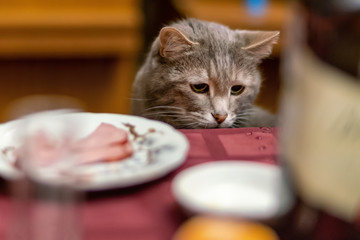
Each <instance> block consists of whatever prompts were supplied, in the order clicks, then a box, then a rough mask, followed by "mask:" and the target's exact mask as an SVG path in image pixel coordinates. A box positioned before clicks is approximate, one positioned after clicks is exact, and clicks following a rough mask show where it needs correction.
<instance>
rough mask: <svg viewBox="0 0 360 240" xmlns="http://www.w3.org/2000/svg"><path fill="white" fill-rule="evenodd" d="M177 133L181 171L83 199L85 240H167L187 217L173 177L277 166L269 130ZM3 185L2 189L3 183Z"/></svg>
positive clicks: (2, 235)
mask: <svg viewBox="0 0 360 240" xmlns="http://www.w3.org/2000/svg"><path fill="white" fill-rule="evenodd" d="M181 132H182V133H184V134H185V136H186V137H187V138H188V140H189V142H190V151H189V153H188V157H187V159H186V161H185V162H184V164H183V165H182V166H181V167H180V168H178V169H176V170H175V171H173V172H171V173H169V174H168V175H167V176H165V177H163V178H161V179H158V180H156V181H153V182H149V183H146V184H143V185H140V186H136V187H131V188H125V189H115V190H111V191H103V192H90V193H87V194H86V200H85V202H84V203H83V204H82V206H81V215H80V216H81V217H80V222H81V226H82V231H83V235H84V239H86V240H99V239H101V240H140V239H141V240H170V239H171V237H172V236H173V234H174V232H175V231H176V229H177V228H178V227H179V226H180V224H181V223H182V222H183V221H184V220H185V219H187V217H188V215H186V213H185V212H184V211H183V210H182V209H181V207H180V206H179V205H178V204H177V203H176V201H175V199H174V197H173V195H172V193H171V182H172V179H173V178H174V176H175V175H176V174H177V173H179V172H180V171H182V170H183V169H186V168H188V167H191V166H194V165H197V164H200V163H204V162H210V161H221V160H239V161H241V160H246V161H256V162H264V163H265V164H276V158H277V151H276V148H277V146H276V136H275V135H276V129H274V128H243V129H210V130H181ZM2 185H3V187H4V186H6V183H5V182H3V184H2ZM9 199H10V198H9V197H8V195H7V194H6V193H2V194H0V239H6V234H7V231H8V229H9V225H10V224H11V222H12V221H11V213H12V210H13V209H11V206H10V205H11V203H10V200H9ZM316 239H319V238H316Z"/></svg>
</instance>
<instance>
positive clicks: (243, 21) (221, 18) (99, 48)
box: [0, 0, 289, 122]
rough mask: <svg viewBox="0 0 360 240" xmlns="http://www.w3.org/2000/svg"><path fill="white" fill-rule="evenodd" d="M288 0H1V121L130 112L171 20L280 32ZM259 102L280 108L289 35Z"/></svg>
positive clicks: (267, 69) (267, 70)
mask: <svg viewBox="0 0 360 240" xmlns="http://www.w3.org/2000/svg"><path fill="white" fill-rule="evenodd" d="M288 15H289V8H288V2H287V1H285V0H283V1H281V0H268V1H266V0H252V1H250V0H223V1H216V0H143V1H141V0H0V84H1V86H0V91H1V92H0V122H4V121H7V120H10V119H13V118H16V117H18V116H20V115H22V114H25V113H26V112H27V111H34V110H37V109H38V110H45V109H53V108H59V107H69V108H80V109H83V110H86V111H91V112H111V113H122V114H128V113H130V98H131V85H132V82H133V79H134V76H135V73H136V71H137V69H138V68H139V66H140V64H141V63H142V61H143V58H144V56H145V54H146V52H147V50H148V48H149V45H150V44H151V42H152V41H153V40H154V38H155V37H156V36H157V34H158V32H159V30H160V29H161V27H162V26H164V25H165V24H167V23H169V22H171V21H174V20H176V19H179V18H184V17H195V18H198V19H202V20H208V21H216V22H219V23H222V24H225V25H227V26H229V27H231V28H233V29H235V28H237V29H255V30H280V31H282V30H283V28H284V24H285V23H286V19H287V17H288ZM281 36H282V37H281V39H280V42H279V44H277V45H276V46H275V49H274V51H273V54H272V55H271V56H270V58H269V59H267V60H265V61H264V62H263V63H262V65H261V69H262V72H263V75H264V83H263V88H262V91H261V93H260V96H259V98H258V100H257V101H258V104H259V105H261V106H263V107H265V108H267V109H268V110H270V111H272V112H277V110H278V96H279V92H280V91H281V84H280V81H279V63H280V58H281V48H282V46H283V45H284V41H283V37H284V34H283V33H282V35H281Z"/></svg>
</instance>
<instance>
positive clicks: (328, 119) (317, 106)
mask: <svg viewBox="0 0 360 240" xmlns="http://www.w3.org/2000/svg"><path fill="white" fill-rule="evenodd" d="M292 7H293V14H292V15H291V19H290V20H289V21H288V23H287V28H286V32H285V35H286V37H285V44H286V46H285V48H284V55H283V59H282V76H283V85H284V89H283V96H282V106H281V109H282V110H281V122H280V125H281V137H280V138H281V140H280V141H281V143H280V145H281V150H280V151H281V155H282V158H283V160H284V163H285V164H286V165H288V167H289V171H290V173H291V176H292V177H293V179H294V183H295V186H296V189H297V191H298V193H299V196H300V198H301V199H302V200H303V201H304V202H305V203H306V204H309V206H312V207H314V208H316V209H319V210H321V211H324V212H326V213H328V214H331V215H332V216H335V217H337V218H339V219H342V220H343V221H347V222H350V223H354V222H359V221H360V218H359V217H360V1H359V0H298V1H295V2H294V4H293V6H292Z"/></svg>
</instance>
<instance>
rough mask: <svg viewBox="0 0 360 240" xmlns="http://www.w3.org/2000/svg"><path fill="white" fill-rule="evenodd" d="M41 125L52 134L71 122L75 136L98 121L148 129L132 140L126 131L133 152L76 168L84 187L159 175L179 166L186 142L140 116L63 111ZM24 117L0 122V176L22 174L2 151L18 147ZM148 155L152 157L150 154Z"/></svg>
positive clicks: (106, 186) (127, 182)
mask: <svg viewBox="0 0 360 240" xmlns="http://www.w3.org/2000/svg"><path fill="white" fill-rule="evenodd" d="M39 121H41V124H42V125H44V126H46V125H47V127H48V128H49V127H51V131H53V133H54V134H55V135H56V134H59V132H60V131H62V129H61V124H58V123H61V122H62V123H63V122H67V123H69V122H71V124H73V125H74V126H75V128H76V129H75V131H74V134H75V135H74V136H73V137H74V138H75V139H78V138H82V137H85V136H87V135H89V134H90V133H92V132H93V131H94V130H95V129H96V128H97V127H98V126H99V125H100V124H101V123H108V124H112V125H114V126H116V127H118V128H121V129H124V130H127V131H128V132H129V128H128V127H126V126H125V125H124V124H126V123H130V124H131V125H133V126H135V130H136V132H137V133H139V134H143V133H146V132H148V130H149V129H152V130H154V131H152V132H151V133H149V134H147V135H146V137H145V138H144V139H139V138H138V139H137V140H135V139H134V137H133V135H132V134H131V133H130V132H129V137H130V140H131V141H132V143H133V147H134V150H135V152H134V155H133V156H132V157H130V158H128V159H125V160H122V161H117V162H106V163H96V164H88V165H83V166H81V167H78V168H77V171H76V173H77V174H78V175H79V176H80V177H79V179H81V180H79V181H78V182H77V183H76V186H77V187H78V188H80V189H85V190H103V189H110V188H117V187H128V186H133V185H138V184H141V183H145V182H148V181H151V180H154V179H157V178H159V177H162V176H164V175H166V174H167V173H169V172H170V171H172V170H174V169H175V168H177V167H178V166H180V165H181V164H182V163H183V161H184V160H185V158H186V154H187V151H188V148H189V144H188V141H187V139H186V137H184V136H183V135H182V134H181V133H180V132H178V131H176V130H175V129H174V128H173V127H171V126H170V125H168V124H165V123H162V122H159V121H153V120H148V119H145V118H141V117H135V116H130V115H120V114H105V113H101V114H100V113H98V114H96V113H64V114H57V115H55V116H54V115H51V114H49V116H46V114H45V117H43V118H42V119H40V120H39ZM24 123H25V119H20V120H15V121H11V122H8V123H4V124H1V125H0V136H1V137H0V175H1V176H2V177H3V178H5V179H9V180H11V179H14V178H17V177H19V176H20V175H21V173H20V172H19V171H18V170H17V169H15V168H14V167H13V166H12V162H11V161H13V159H12V158H11V156H10V157H9V156H7V155H5V154H4V151H3V150H4V149H6V148H8V147H15V148H16V147H19V146H20V145H21V144H22V143H21V138H19V135H21V131H24V128H23V124H24ZM150 155H151V159H150V158H149V156H150Z"/></svg>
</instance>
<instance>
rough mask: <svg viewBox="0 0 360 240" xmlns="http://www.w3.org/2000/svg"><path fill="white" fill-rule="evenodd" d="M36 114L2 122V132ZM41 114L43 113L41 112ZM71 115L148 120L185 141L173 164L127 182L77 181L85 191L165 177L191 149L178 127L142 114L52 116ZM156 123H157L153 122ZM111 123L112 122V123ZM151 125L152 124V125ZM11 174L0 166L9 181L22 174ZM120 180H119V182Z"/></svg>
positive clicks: (129, 185) (125, 186)
mask: <svg viewBox="0 0 360 240" xmlns="http://www.w3.org/2000/svg"><path fill="white" fill-rule="evenodd" d="M48 112H50V113H51V111H45V112H44V113H45V114H46V113H48ZM36 114H39V113H35V114H31V115H28V116H25V117H23V118H19V119H15V120H12V121H8V122H5V123H1V124H0V133H1V132H5V131H6V130H4V129H6V128H9V129H10V130H11V129H12V128H15V127H16V125H17V124H21V122H23V121H26V119H27V117H33V116H35V115H36ZM40 115H41V113H40ZM65 115H67V116H69V115H70V116H71V117H75V118H76V117H84V118H88V117H92V116H96V121H98V120H97V119H99V118H101V117H104V118H105V119H106V117H108V118H116V117H119V118H122V117H123V118H128V119H137V120H138V121H144V122H148V123H150V124H149V125H156V126H155V127H157V128H158V127H161V128H164V130H165V131H166V132H171V133H172V134H174V135H175V136H176V137H177V141H182V143H183V146H182V148H183V150H181V155H180V154H179V156H178V160H176V161H174V162H173V163H172V164H170V165H166V166H164V165H163V166H161V167H160V168H155V170H154V169H153V170H152V171H151V172H150V174H145V175H144V173H142V174H140V177H138V178H136V177H131V178H130V179H127V180H126V181H125V182H119V179H110V180H107V181H105V182H103V183H99V182H95V183H92V184H77V183H75V184H74V185H76V186H74V187H75V188H76V189H80V190H85V191H103V190H111V189H116V188H127V187H132V186H137V185H141V184H144V183H147V182H151V181H154V180H156V179H159V178H161V177H164V176H165V175H167V174H169V173H171V172H172V171H174V170H175V169H176V168H178V167H179V166H181V165H182V164H183V163H184V162H185V161H186V158H187V153H188V151H189V148H190V145H189V141H188V139H187V138H186V136H185V135H184V134H183V133H182V132H180V131H178V130H177V129H176V128H174V127H173V126H171V125H169V124H167V123H164V122H161V121H158V120H154V119H147V118H144V117H141V116H135V115H130V114H118V113H95V112H65V113H60V114H57V115H54V116H51V117H65V118H66V117H67V116H65ZM104 122H105V123H108V122H110V121H106V120H104ZM152 123H155V124H152ZM99 124H101V121H99ZM110 124H111V123H110ZM150 127H151V126H150ZM0 146H2V143H1V141H0ZM1 160H3V158H2V156H0V161H1ZM10 175H11V174H6V173H5V174H4V169H2V168H1V167H0V178H3V179H5V180H7V181H12V180H16V179H18V178H19V177H20V176H21V174H19V175H18V176H14V175H13V176H10ZM117 181H118V182H117Z"/></svg>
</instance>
